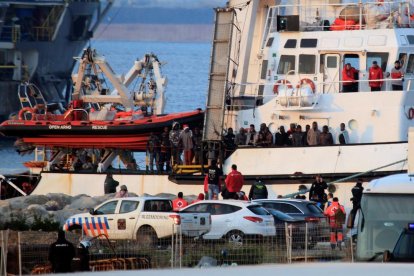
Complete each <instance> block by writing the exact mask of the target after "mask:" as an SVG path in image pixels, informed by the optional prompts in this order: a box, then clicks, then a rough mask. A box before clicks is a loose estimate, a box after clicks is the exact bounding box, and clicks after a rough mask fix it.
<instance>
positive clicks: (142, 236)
mask: <svg viewBox="0 0 414 276" xmlns="http://www.w3.org/2000/svg"><path fill="white" fill-rule="evenodd" d="M157 240H158V238H157V233H155V230H154V229H153V228H152V227H150V226H144V227H141V228H139V230H138V232H137V242H138V245H139V246H140V247H141V248H154V247H155V246H156V243H157Z"/></svg>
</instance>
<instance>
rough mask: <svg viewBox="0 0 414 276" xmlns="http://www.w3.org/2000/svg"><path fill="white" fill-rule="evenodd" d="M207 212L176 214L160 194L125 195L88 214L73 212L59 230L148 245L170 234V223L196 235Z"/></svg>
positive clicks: (207, 218) (204, 228)
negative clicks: (148, 195)
mask: <svg viewBox="0 0 414 276" xmlns="http://www.w3.org/2000/svg"><path fill="white" fill-rule="evenodd" d="M210 224H211V218H210V214H208V213H200V212H195V213H190V212H188V213H186V214H178V213H176V212H173V211H172V202H171V200H169V199H166V198H160V197H125V198H114V199H110V200H107V201H105V202H103V203H102V204H100V205H98V206H97V207H96V208H94V209H91V210H90V211H89V213H82V214H77V215H73V216H71V217H70V218H68V219H67V220H66V223H65V224H64V226H63V229H64V230H66V231H72V230H75V229H81V230H82V231H83V232H84V234H85V235H86V236H90V237H96V236H99V235H105V236H107V237H108V238H109V239H135V238H136V239H137V241H138V242H140V243H142V245H146V246H152V245H154V244H155V243H156V242H157V240H158V239H160V238H168V237H171V236H172V234H173V230H172V229H173V227H172V226H173V225H180V227H181V231H182V233H183V234H184V235H188V236H200V235H202V234H204V233H206V232H208V231H209V230H210Z"/></svg>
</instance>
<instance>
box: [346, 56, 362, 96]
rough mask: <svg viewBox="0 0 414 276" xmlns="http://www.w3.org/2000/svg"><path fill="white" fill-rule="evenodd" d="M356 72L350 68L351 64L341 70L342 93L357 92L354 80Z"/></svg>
mask: <svg viewBox="0 0 414 276" xmlns="http://www.w3.org/2000/svg"><path fill="white" fill-rule="evenodd" d="M358 72H359V71H358V70H357V69H355V68H354V67H352V66H351V63H347V64H345V67H344V69H343V70H342V81H343V83H342V92H344V93H345V92H358V84H357V83H356V79H355V76H356V74H358Z"/></svg>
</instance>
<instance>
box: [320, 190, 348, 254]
mask: <svg viewBox="0 0 414 276" xmlns="http://www.w3.org/2000/svg"><path fill="white" fill-rule="evenodd" d="M324 214H325V215H326V216H327V217H328V219H329V227H330V229H331V230H330V232H331V235H330V236H331V237H330V242H331V247H332V249H335V247H336V245H338V248H339V249H340V250H341V249H342V240H343V224H344V223H345V218H346V212H345V208H344V206H342V205H341V204H339V200H338V198H337V197H334V198H333V199H332V204H331V205H330V206H329V207H328V208H326V209H325V212H324Z"/></svg>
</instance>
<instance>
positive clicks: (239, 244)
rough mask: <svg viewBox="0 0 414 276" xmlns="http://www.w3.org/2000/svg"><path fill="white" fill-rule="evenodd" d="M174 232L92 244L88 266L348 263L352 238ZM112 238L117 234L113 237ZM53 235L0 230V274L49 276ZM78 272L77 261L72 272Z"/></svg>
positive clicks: (323, 230)
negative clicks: (208, 236)
mask: <svg viewBox="0 0 414 276" xmlns="http://www.w3.org/2000/svg"><path fill="white" fill-rule="evenodd" d="M172 227H173V228H174V233H175V234H174V236H173V237H169V238H164V239H157V238H154V236H153V233H154V232H153V231H151V232H149V233H148V235H146V236H145V235H141V236H140V237H141V238H138V239H119V240H118V239H111V240H109V239H106V238H105V237H104V236H101V237H99V238H95V239H92V240H91V246H90V248H89V258H90V263H89V268H90V270H91V271H102V270H131V269H160V268H181V267H207V266H227V265H252V264H272V263H278V264H281V263H294V262H322V261H323V262H329V261H335V262H352V261H353V249H354V245H353V244H352V242H351V240H352V239H350V238H346V235H344V237H345V239H344V240H343V241H342V242H341V243H340V246H338V243H335V248H334V249H333V248H332V247H331V243H330V229H329V227H328V226H326V225H321V224H312V223H306V224H303V223H302V224H295V223H292V224H280V225H277V226H276V228H277V229H276V233H277V234H276V236H270V237H261V236H255V235H250V236H248V235H244V234H243V233H238V234H240V235H241V239H239V240H234V239H230V237H229V236H226V237H225V238H222V239H220V240H205V239H203V238H202V237H188V236H185V235H182V234H181V233H180V228H177V227H176V226H172ZM112 237H116V236H112ZM56 238H57V233H48V232H41V231H40V232H34V231H26V232H15V231H9V230H5V231H0V246H1V251H0V254H1V260H0V269H1V272H0V275H6V274H7V273H9V274H16V275H17V274H19V275H22V274H44V273H50V272H51V265H50V263H49V261H48V252H49V247H50V244H52V243H53V242H54V241H55V240H56ZM66 238H67V239H68V240H69V241H70V242H72V243H73V244H74V246H75V247H77V246H78V245H79V241H80V240H82V238H84V237H82V234H81V233H67V235H66ZM78 268H79V258H78V257H75V259H74V260H73V262H72V269H73V270H74V271H77V270H78Z"/></svg>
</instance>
